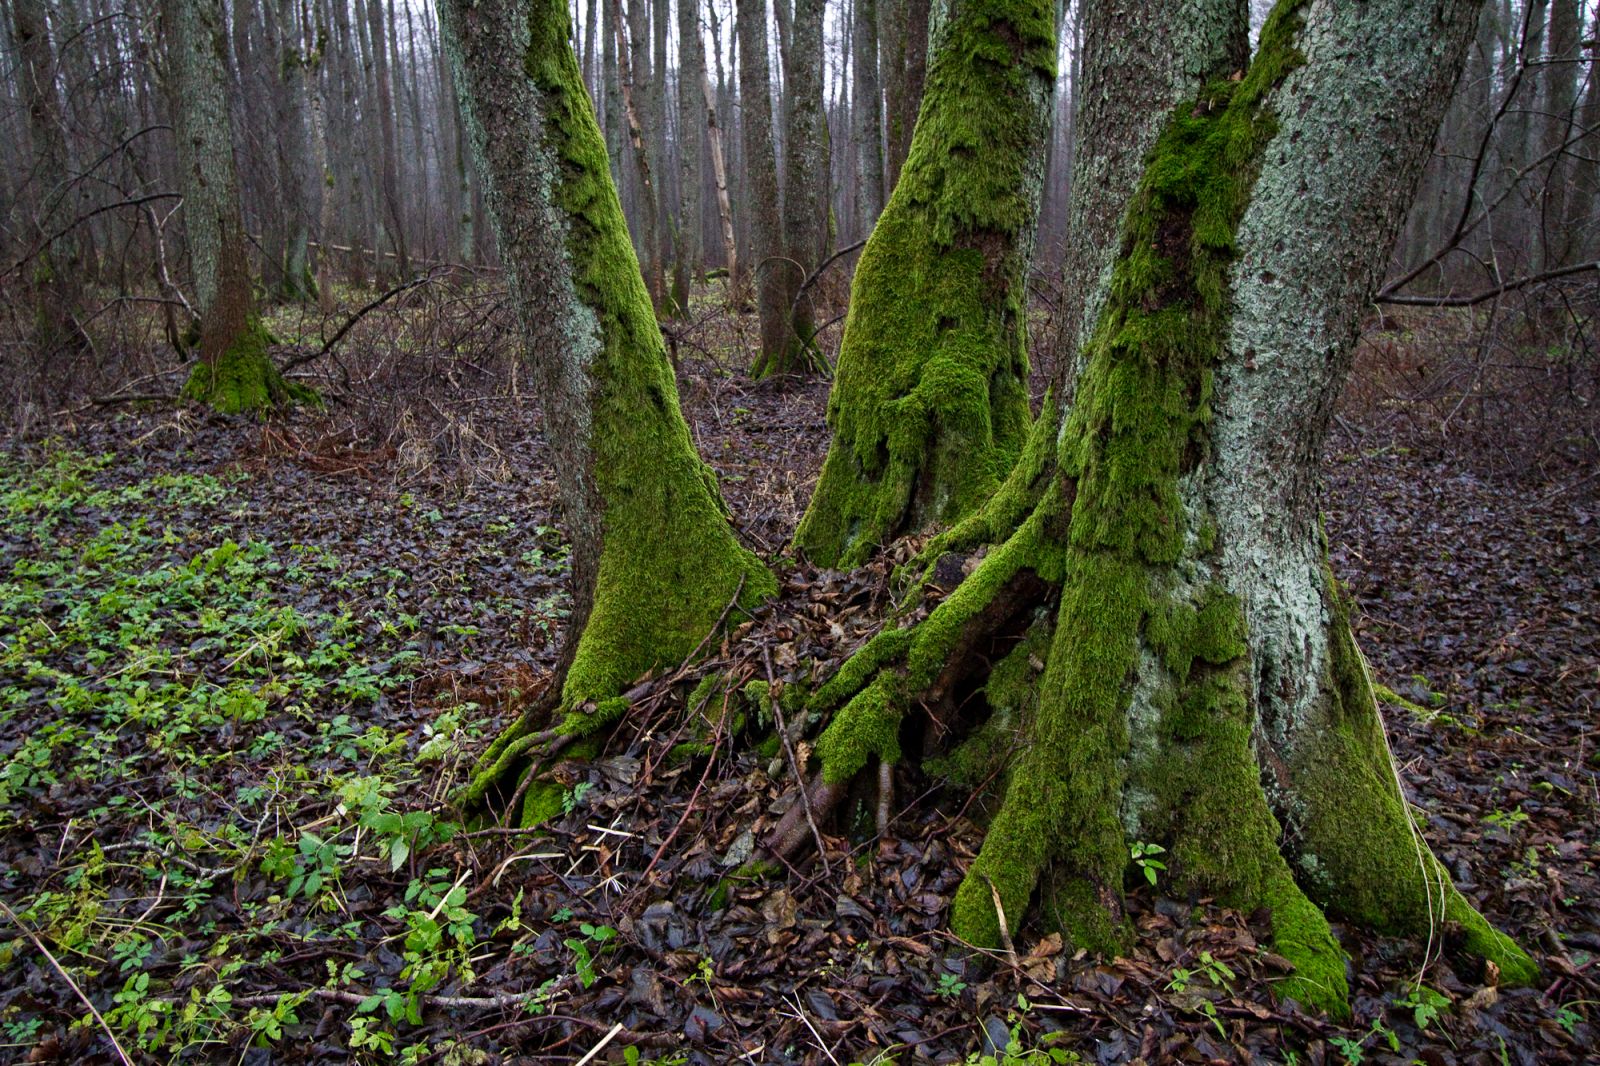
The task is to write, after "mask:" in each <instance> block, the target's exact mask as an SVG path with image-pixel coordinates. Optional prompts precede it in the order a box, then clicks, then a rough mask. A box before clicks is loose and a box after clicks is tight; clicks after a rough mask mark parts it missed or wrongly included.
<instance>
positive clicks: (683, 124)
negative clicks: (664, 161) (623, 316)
mask: <svg viewBox="0 0 1600 1066" xmlns="http://www.w3.org/2000/svg"><path fill="white" fill-rule="evenodd" d="M704 47H705V46H704V44H703V43H702V41H701V37H700V11H699V4H698V3H697V0H678V182H679V187H678V256H677V259H676V260H675V263H674V274H673V289H674V290H675V295H676V297H677V299H678V301H679V304H680V307H681V309H682V310H683V311H684V312H687V310H688V307H689V290H690V284H691V282H693V281H697V280H699V279H700V277H701V275H702V274H703V272H704V269H705V267H704V256H703V254H702V252H701V247H700V230H701V226H700V135H701V131H702V130H703V129H704V128H705V122H704V118H705V113H704V112H703V111H702V108H703V106H704V103H703V98H702V95H701V94H702V91H703V88H704V82H705V52H704ZM714 125H715V122H714V116H713V127H714Z"/></svg>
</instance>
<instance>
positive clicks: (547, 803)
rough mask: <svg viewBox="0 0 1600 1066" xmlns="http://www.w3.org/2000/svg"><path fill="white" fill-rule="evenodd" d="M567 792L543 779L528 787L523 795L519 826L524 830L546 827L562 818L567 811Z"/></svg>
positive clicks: (552, 782)
mask: <svg viewBox="0 0 1600 1066" xmlns="http://www.w3.org/2000/svg"><path fill="white" fill-rule="evenodd" d="M566 800H567V790H566V789H564V788H562V787H561V786H560V785H559V784H557V783H556V782H555V781H551V780H549V779H548V778H542V779H540V780H537V781H534V782H533V783H531V784H530V785H528V791H527V792H525V793H523V797H522V813H521V815H520V816H519V818H518V820H517V824H518V825H519V826H521V827H522V828H524V829H531V828H533V827H535V826H541V825H544V824H545V823H546V822H551V821H554V820H555V819H557V818H559V817H561V815H562V813H563V811H564V810H565V805H566Z"/></svg>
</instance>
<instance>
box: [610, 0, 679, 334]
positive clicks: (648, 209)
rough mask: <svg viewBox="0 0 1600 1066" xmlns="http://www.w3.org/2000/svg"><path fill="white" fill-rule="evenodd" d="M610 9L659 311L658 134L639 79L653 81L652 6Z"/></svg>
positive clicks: (645, 2)
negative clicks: (654, 142)
mask: <svg viewBox="0 0 1600 1066" xmlns="http://www.w3.org/2000/svg"><path fill="white" fill-rule="evenodd" d="M611 11H612V17H613V20H614V23H615V26H616V33H617V80H618V82H619V83H620V84H621V86H622V113H623V117H624V118H625V120H626V125H627V130H628V142H629V144H630V145H631V146H632V149H633V168H634V173H635V174H636V175H637V177H638V181H639V205H638V206H639V219H640V223H639V229H640V236H641V238H642V239H641V240H640V242H639V243H640V251H641V253H642V254H641V256H640V258H641V259H642V260H643V261H644V281H645V288H646V289H648V290H649V292H650V304H651V306H652V307H654V308H655V309H656V310H657V311H660V310H661V309H662V307H663V303H664V301H665V299H666V283H665V278H664V276H663V271H662V256H661V217H660V215H659V214H658V213H657V208H658V206H659V205H660V199H659V198H658V197H657V195H656V181H655V166H654V165H653V162H654V161H653V160H652V158H651V151H650V140H651V138H653V137H654V130H653V129H649V130H647V128H646V123H647V122H648V120H649V113H648V111H647V110H645V109H646V108H647V107H648V106H649V104H648V102H649V99H650V97H649V95H648V93H645V94H644V97H643V99H641V94H640V92H639V81H640V80H641V79H642V80H644V81H645V82H648V81H649V74H648V60H649V58H650V2H649V0H631V2H630V3H629V5H628V18H627V21H624V20H623V16H622V0H611ZM636 72H637V77H636V76H635V74H636Z"/></svg>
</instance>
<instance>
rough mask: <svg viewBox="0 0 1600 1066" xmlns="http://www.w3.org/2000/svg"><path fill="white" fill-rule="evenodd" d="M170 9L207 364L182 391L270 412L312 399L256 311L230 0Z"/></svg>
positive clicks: (172, 2)
mask: <svg viewBox="0 0 1600 1066" xmlns="http://www.w3.org/2000/svg"><path fill="white" fill-rule="evenodd" d="M162 16H163V21H164V23H165V30H166V33H167V36H168V40H169V41H170V49H171V51H170V57H169V58H170V62H171V75H170V86H171V91H172V116H173V134H174V139H175V140H176V141H177V144H178V161H179V174H180V179H181V182H182V187H183V203H184V216H185V226H186V229H187V232H188V235H189V259H190V262H191V265H192V268H193V271H194V293H195V309H196V311H198V312H199V315H200V361H199V362H198V363H197V364H196V365H195V367H194V370H193V371H192V372H191V374H190V375H189V380H188V383H187V384H186V385H185V386H184V395H185V396H187V397H189V398H191V399H195V400H199V401H201V402H203V403H208V404H210V405H211V406H212V407H214V408H216V409H217V410H218V411H221V412H224V413H229V414H232V413H238V412H243V411H262V410H265V409H267V408H270V407H274V406H278V405H281V404H285V403H287V402H289V401H290V400H291V399H294V398H297V397H304V396H305V390H299V389H294V388H292V387H291V386H289V385H288V384H287V383H286V382H285V381H284V380H283V377H282V375H280V374H279V373H278V370H277V368H276V367H275V366H274V365H273V363H272V359H271V357H270V356H269V355H268V354H267V342H268V338H267V332H266V329H265V328H264V327H263V326H262V325H261V320H260V318H259V317H258V316H257V314H256V306H255V293H254V290H253V287H252V284H251V278H250V264H249V260H248V259H247V258H246V251H245V242H244V223H243V219H242V216H241V214H240V210H239V180H238V171H237V169H236V168H235V166H234V160H233V123H232V119H231V116H230V114H229V110H228V99H227V92H226V89H225V85H224V80H223V79H224V72H225V71H226V69H227V66H226V60H225V55H226V51H225V46H224V38H223V14H222V4H221V2H220V0H164V4H163V10H162Z"/></svg>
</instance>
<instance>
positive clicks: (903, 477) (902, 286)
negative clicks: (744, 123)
mask: <svg viewBox="0 0 1600 1066" xmlns="http://www.w3.org/2000/svg"><path fill="white" fill-rule="evenodd" d="M1054 81H1055V29H1054V4H1053V3H1052V0H954V2H952V3H951V5H950V8H949V14H948V16H947V17H946V18H945V19H944V20H942V22H941V30H940V33H939V34H938V40H937V42H936V47H935V50H934V56H933V61H932V63H931V64H930V66H929V70H928V85H927V92H926V95H925V96H924V98H923V104H922V117H921V119H920V120H919V122H918V124H917V140H916V142H915V144H914V145H913V146H912V153H911V157H910V161H909V163H908V164H907V166H906V169H905V172H904V173H903V174H902V175H901V178H900V181H899V183H898V184H896V186H895V189H894V192H893V193H892V194H891V196H890V199H889V206H888V207H887V208H886V209H885V210H884V213H883V216H882V217H881V218H880V219H879V220H878V225H877V227H876V228H875V229H874V230H873V232H872V237H871V238H870V239H869V240H868V242H867V246H866V249H865V250H864V251H863V252H862V253H861V261H860V263H859V264H858V265H857V267H856V273H855V280H854V283H853V285H852V286H851V298H850V316H849V318H848V319H847V320H846V321H845V329H844V339H843V341H842V342H841V345H840V349H839V367H838V376H837V378H836V380H835V382H834V387H833V394H832V396H831V397H830V398H829V400H828V422H829V425H830V426H831V427H832V429H833V442H832V444H831V445H830V446H829V448H828V457H827V459H826V461H825V463H824V465H823V468H822V477H821V480H819V481H818V483H817V488H816V491H815V494H814V495H813V496H812V498H811V504H810V506H809V507H808V508H807V510H806V514H805V518H804V519H803V520H802V521H801V523H800V528H799V530H798V531H797V532H796V534H795V544H796V546H798V547H800V548H802V549H803V550H804V551H805V552H806V553H807V555H808V556H810V558H811V559H812V560H813V561H815V562H818V563H822V564H824V565H829V566H832V565H846V566H848V565H854V564H856V563H858V562H860V561H862V560H863V559H865V558H866V557H867V556H868V555H870V554H871V553H872V552H873V551H874V550H876V549H877V547H878V546H879V545H882V544H885V543H887V542H888V541H890V540H892V539H893V538H895V537H896V536H899V535H900V534H902V533H906V532H911V531H915V530H919V529H925V528H928V527H930V526H933V525H938V524H948V523H950V522H953V521H955V520H957V519H959V518H961V517H963V516H965V515H967V514H969V513H970V512H972V511H973V510H974V509H975V508H977V507H978V506H979V505H980V504H982V503H983V502H984V500H986V499H987V498H988V497H989V496H990V495H991V494H993V492H994V490H995V489H996V487H998V485H999V484H1000V482H1001V480H1002V479H1003V478H1004V477H1005V476H1006V474H1007V472H1008V471H1009V470H1010V469H1011V466H1012V464H1013V463H1014V462H1015V461H1016V459H1017V455H1018V452H1019V450H1020V449H1021V447H1022V444H1023V440H1024V438H1025V437H1026V436H1027V432H1028V395H1027V380H1028V356H1027V350H1026V347H1027V325H1026V318H1025V300H1026V293H1025V288H1024V286H1025V280H1026V272H1027V266H1028V257H1029V255H1030V252H1031V245H1032V240H1033V225H1034V221H1035V218H1036V216H1037V213H1038V209H1039V198H1040V191H1041V186H1042V183H1043V174H1042V173H1041V172H1042V170H1043V166H1044V149H1045V138H1046V135H1047V133H1048V128H1049V116H1050V95H1051V91H1052V89H1053V87H1054Z"/></svg>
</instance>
